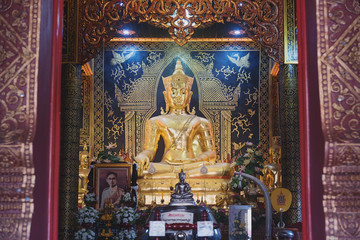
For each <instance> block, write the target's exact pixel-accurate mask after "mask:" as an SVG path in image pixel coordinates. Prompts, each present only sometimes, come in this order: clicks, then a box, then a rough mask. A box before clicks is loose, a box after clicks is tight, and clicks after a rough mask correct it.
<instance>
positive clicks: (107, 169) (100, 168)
mask: <svg viewBox="0 0 360 240" xmlns="http://www.w3.org/2000/svg"><path fill="white" fill-rule="evenodd" d="M131 173H132V164H130V163H99V164H95V165H94V176H95V177H94V187H95V194H96V208H97V209H103V208H104V206H105V203H106V202H110V200H111V203H112V204H114V207H117V204H120V198H121V195H122V193H123V192H124V191H126V190H128V189H130V184H131ZM110 184H111V185H112V186H110Z"/></svg>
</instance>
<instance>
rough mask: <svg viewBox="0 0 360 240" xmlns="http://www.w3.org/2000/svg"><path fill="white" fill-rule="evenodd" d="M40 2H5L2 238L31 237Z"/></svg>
mask: <svg viewBox="0 0 360 240" xmlns="http://www.w3.org/2000/svg"><path fill="white" fill-rule="evenodd" d="M40 10H41V9H40V1H38V0H29V1H12V0H5V1H1V2H0V176H1V177H0V193H1V195H0V239H9V240H10V239H28V236H29V234H30V226H31V217H32V214H33V208H34V205H33V188H34V183H35V175H34V166H33V153H32V150H33V146H32V142H33V137H34V132H35V120H36V118H35V117H36V105H37V103H36V90H37V75H38V59H39V41H40V39H39V38H40V34H39V33H40V31H39V28H40Z"/></svg>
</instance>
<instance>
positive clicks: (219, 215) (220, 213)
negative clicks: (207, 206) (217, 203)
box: [211, 207, 229, 225]
mask: <svg viewBox="0 0 360 240" xmlns="http://www.w3.org/2000/svg"><path fill="white" fill-rule="evenodd" d="M211 211H212V213H213V215H214V218H215V220H216V221H217V222H218V223H219V224H225V225H227V224H228V223H229V216H228V215H227V214H226V211H225V210H224V209H222V208H218V207H212V208H211Z"/></svg>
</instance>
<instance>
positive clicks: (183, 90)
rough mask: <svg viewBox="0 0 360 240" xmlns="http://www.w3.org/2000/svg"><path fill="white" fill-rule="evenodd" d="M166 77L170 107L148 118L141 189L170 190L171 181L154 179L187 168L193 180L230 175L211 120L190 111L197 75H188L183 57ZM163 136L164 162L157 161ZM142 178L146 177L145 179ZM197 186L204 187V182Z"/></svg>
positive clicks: (138, 158)
mask: <svg viewBox="0 0 360 240" xmlns="http://www.w3.org/2000/svg"><path fill="white" fill-rule="evenodd" d="M162 80H163V83H164V87H165V91H164V92H163V94H164V97H165V102H166V110H165V111H164V110H163V109H161V110H162V111H161V112H162V114H161V115H159V116H155V117H152V118H150V119H148V120H147V122H146V126H145V145H144V150H143V151H142V152H140V153H139V154H138V155H137V156H136V157H135V159H136V161H137V163H138V165H139V169H138V175H139V180H140V184H139V186H140V188H142V189H140V191H143V190H144V188H154V189H156V190H158V191H159V190H161V191H166V190H168V189H169V187H170V185H171V183H170V184H169V183H166V184H164V181H162V182H158V183H157V182H156V181H154V180H156V179H158V180H164V179H176V178H177V175H178V174H179V173H180V171H181V170H183V171H184V172H186V175H187V176H188V179H190V180H191V178H204V177H216V176H219V177H223V178H226V177H224V176H229V170H230V164H229V163H216V150H215V147H214V139H213V134H212V127H211V124H210V122H209V121H208V120H207V119H205V118H202V117H199V116H196V115H195V114H194V113H193V112H192V113H190V100H191V96H192V94H193V93H192V91H191V87H192V84H193V80H194V79H193V78H192V77H189V76H186V75H185V73H184V71H183V67H182V64H181V62H180V60H177V62H176V66H175V71H174V73H173V74H172V75H171V76H168V77H165V78H164V77H163V78H162ZM160 137H162V138H163V140H164V145H165V146H164V154H163V157H162V160H161V162H158V163H154V162H153V160H154V157H155V154H156V151H157V148H158V142H159V139H160ZM142 179H144V180H146V181H141V180H142ZM148 180H152V181H148ZM141 184H143V187H141V186H142V185H141ZM146 184H148V185H146ZM219 184H220V185H221V183H219ZM145 185H146V186H147V187H145ZM203 185H205V182H204V184H203ZM220 185H219V187H221V186H220ZM197 187H198V189H201V187H200V183H198V186H197ZM202 189H204V187H202ZM214 199H215V196H214Z"/></svg>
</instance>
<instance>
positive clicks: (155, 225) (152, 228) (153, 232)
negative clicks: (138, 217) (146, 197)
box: [149, 221, 165, 237]
mask: <svg viewBox="0 0 360 240" xmlns="http://www.w3.org/2000/svg"><path fill="white" fill-rule="evenodd" d="M149 236H150V237H164V236H165V222H164V221H150V222H149Z"/></svg>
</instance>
